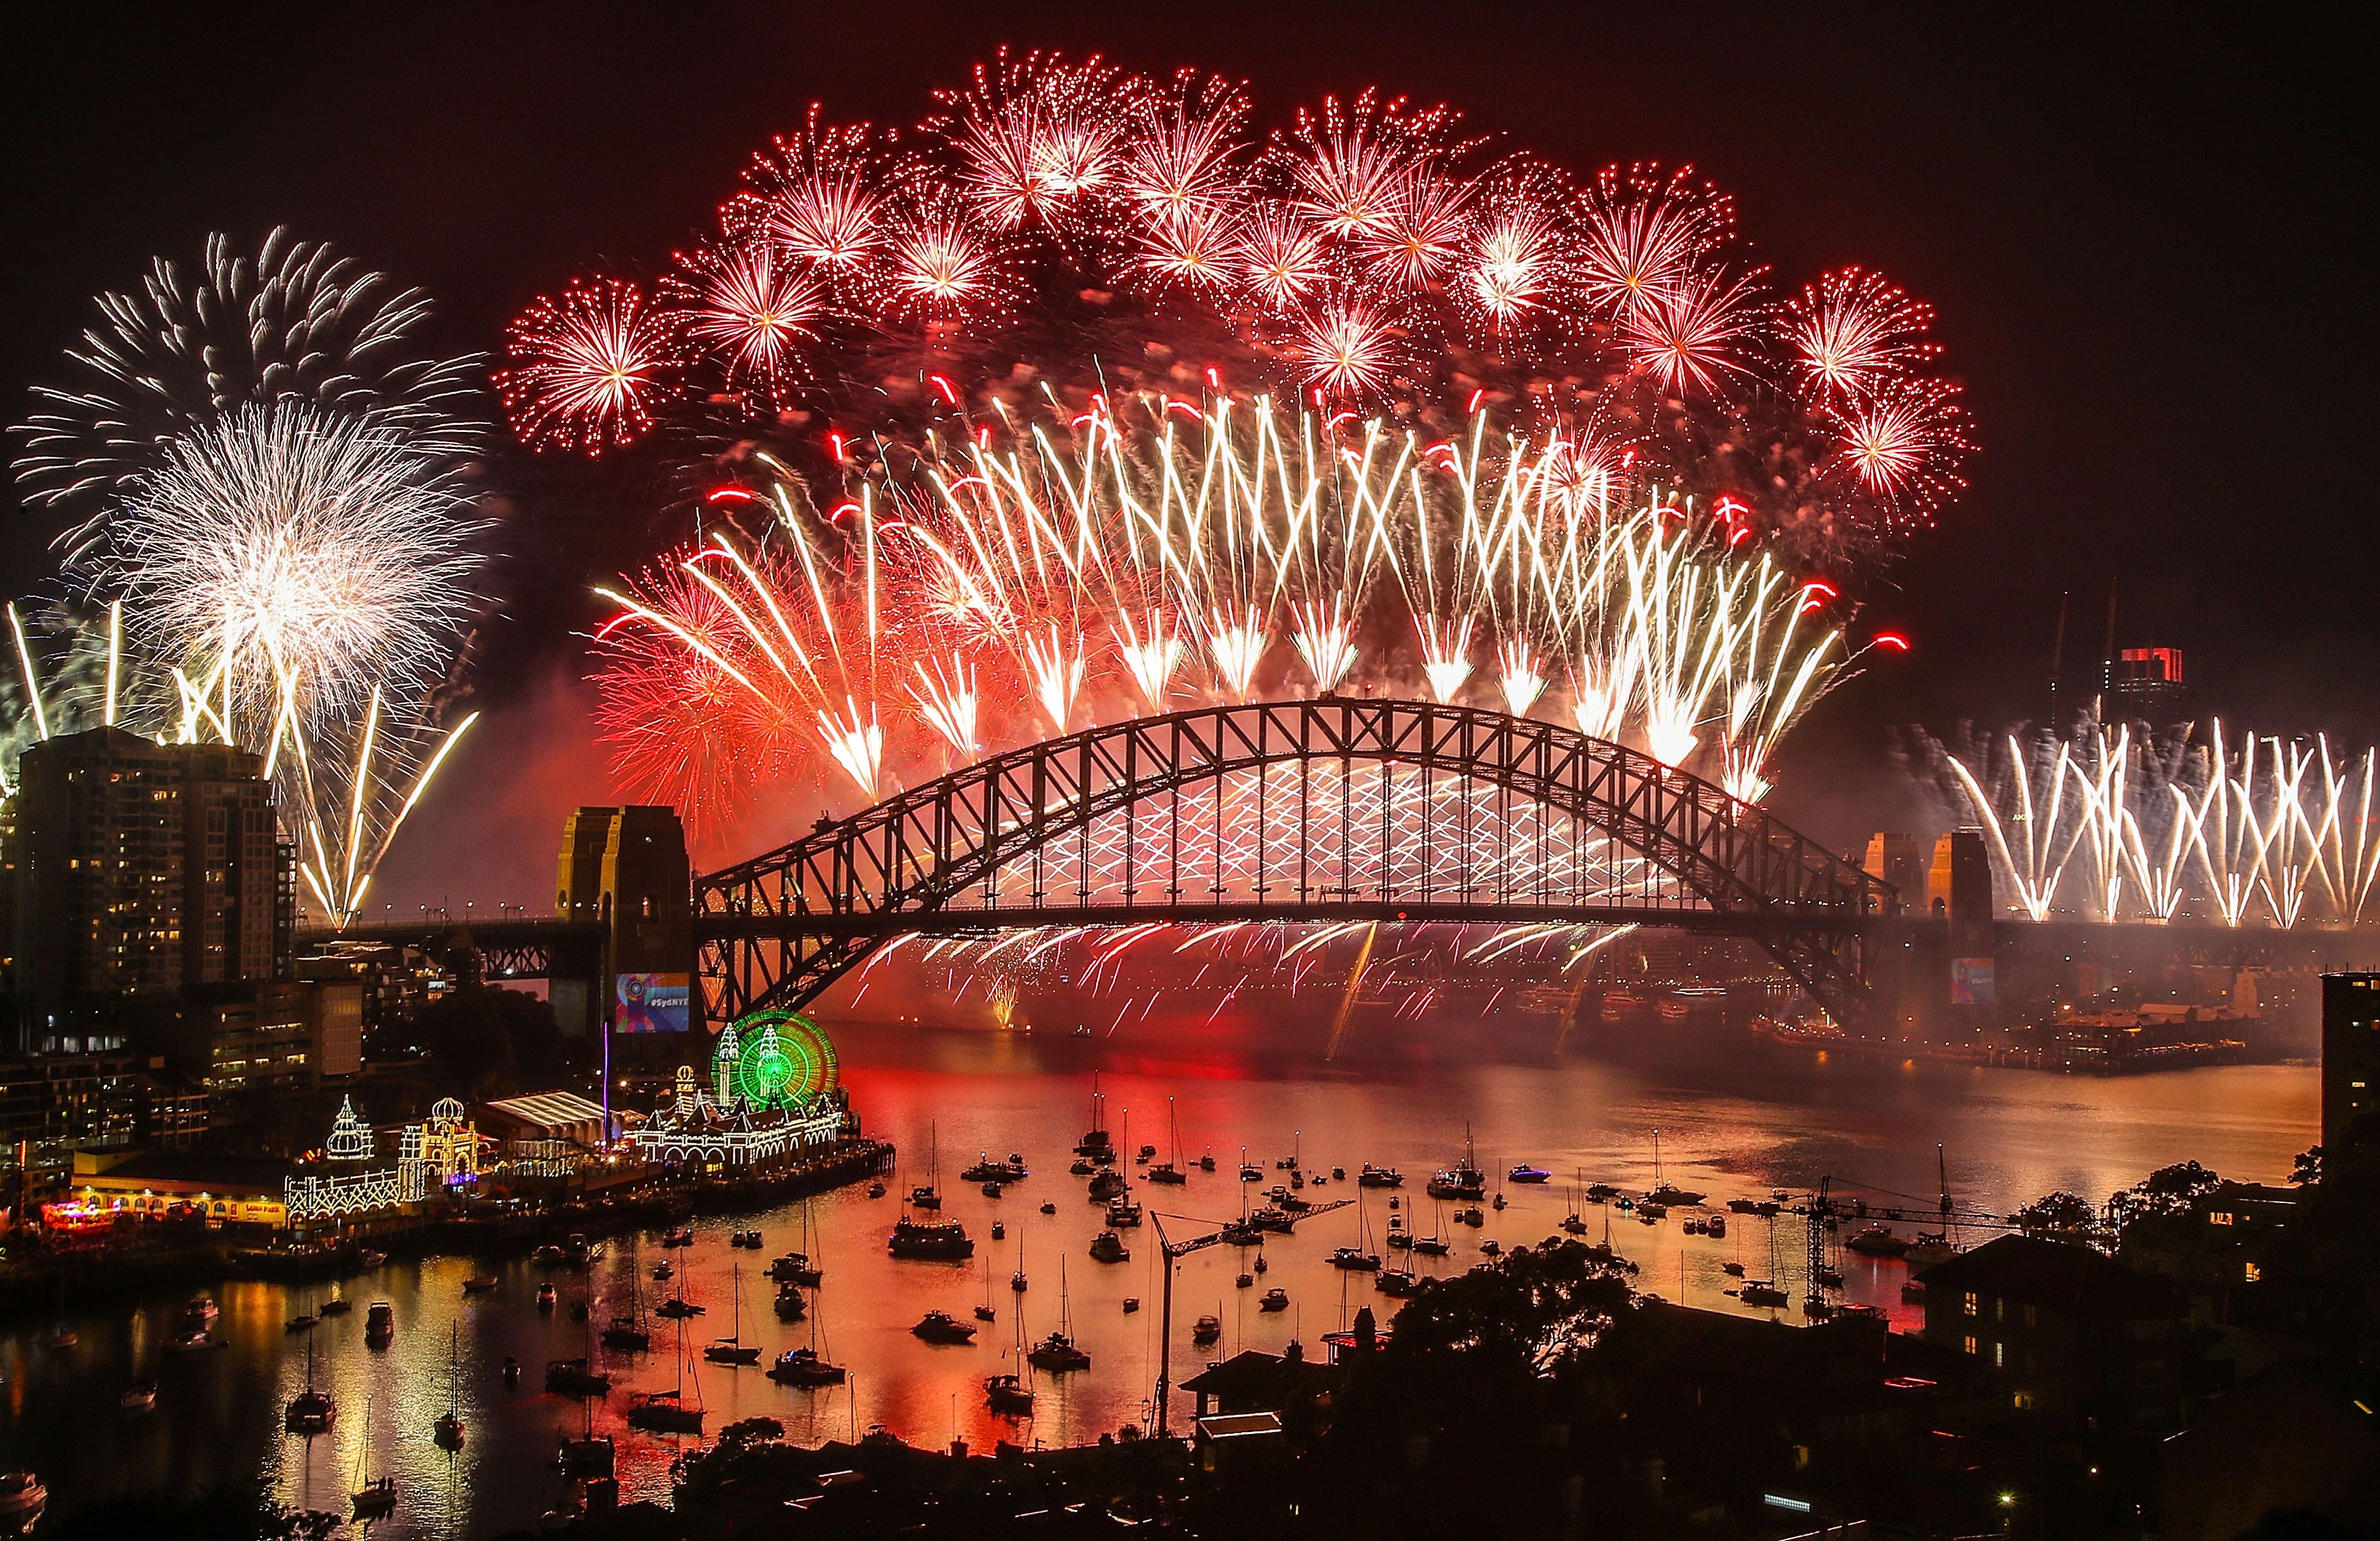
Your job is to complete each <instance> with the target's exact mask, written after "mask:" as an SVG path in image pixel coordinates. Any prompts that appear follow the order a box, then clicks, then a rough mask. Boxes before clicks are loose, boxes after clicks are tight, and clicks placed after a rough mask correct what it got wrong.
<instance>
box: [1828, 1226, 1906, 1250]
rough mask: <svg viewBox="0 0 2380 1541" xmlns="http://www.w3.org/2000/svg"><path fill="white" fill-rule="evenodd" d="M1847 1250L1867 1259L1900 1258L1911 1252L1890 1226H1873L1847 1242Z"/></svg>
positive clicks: (1845, 1245) (1845, 1244)
mask: <svg viewBox="0 0 2380 1541" xmlns="http://www.w3.org/2000/svg"><path fill="white" fill-rule="evenodd" d="M1843 1246H1844V1247H1845V1249H1846V1250H1849V1251H1852V1252H1856V1253H1858V1254H1860V1255H1861V1256H1865V1257H1899V1256H1902V1255H1904V1254H1905V1253H1907V1252H1908V1251H1909V1244H1908V1243H1907V1242H1904V1241H1902V1240H1901V1239H1900V1237H1899V1236H1896V1235H1894V1234H1893V1233H1892V1230H1891V1228H1890V1227H1888V1226H1882V1225H1871V1226H1869V1227H1867V1228H1866V1229H1865V1230H1864V1231H1862V1232H1859V1233H1858V1234H1857V1235H1855V1236H1853V1237H1852V1238H1851V1240H1849V1241H1847V1242H1845V1243H1844V1244H1843Z"/></svg>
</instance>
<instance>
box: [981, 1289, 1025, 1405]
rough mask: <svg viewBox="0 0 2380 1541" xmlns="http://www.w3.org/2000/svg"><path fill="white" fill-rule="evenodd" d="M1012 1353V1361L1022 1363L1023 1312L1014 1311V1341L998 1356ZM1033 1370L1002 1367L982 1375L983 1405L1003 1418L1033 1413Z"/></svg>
mask: <svg viewBox="0 0 2380 1541" xmlns="http://www.w3.org/2000/svg"><path fill="white" fill-rule="evenodd" d="M1011 1355H1014V1363H1015V1364H1016V1365H1019V1366H1020V1367H1021V1366H1023V1365H1025V1364H1026V1358H1025V1313H1024V1312H1023V1311H1019V1312H1017V1313H1016V1341H1015V1343H1014V1344H1013V1345H1012V1346H1011V1347H1009V1348H1008V1349H1006V1350H1004V1351H1002V1355H1001V1356H1002V1358H1008V1357H1009V1356H1011ZM1032 1377H1033V1372H1032V1371H1031V1370H1030V1369H1024V1370H1023V1373H1021V1374H1020V1373H1019V1372H1018V1371H1017V1370H1002V1371H1001V1372H999V1373H998V1374H995V1375H988V1376H986V1377H983V1401H984V1405H985V1406H987V1407H989V1408H990V1409H991V1410H992V1411H993V1412H994V1413H997V1414H1000V1415H1001V1416H1002V1417H1005V1418H1029V1417H1031V1416H1032V1415H1033V1378H1032Z"/></svg>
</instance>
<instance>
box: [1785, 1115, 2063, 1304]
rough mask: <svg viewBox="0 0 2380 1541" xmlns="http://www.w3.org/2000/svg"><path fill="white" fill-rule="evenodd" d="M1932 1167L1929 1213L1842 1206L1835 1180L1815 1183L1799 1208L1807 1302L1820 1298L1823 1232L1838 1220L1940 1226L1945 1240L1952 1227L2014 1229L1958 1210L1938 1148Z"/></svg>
mask: <svg viewBox="0 0 2380 1541" xmlns="http://www.w3.org/2000/svg"><path fill="white" fill-rule="evenodd" d="M1934 1166H1935V1173H1936V1177H1937V1181H1939V1183H1941V1189H1942V1191H1941V1198H1940V1201H1939V1203H1938V1204H1937V1206H1936V1207H1934V1208H1932V1209H1921V1208H1917V1207H1913V1206H1909V1205H1893V1204H1870V1203H1869V1202H1868V1201H1867V1200H1865V1199H1864V1198H1855V1199H1852V1201H1851V1202H1850V1203H1848V1204H1846V1203H1844V1202H1843V1201H1841V1200H1840V1199H1838V1198H1836V1197H1835V1196H1834V1183H1835V1180H1834V1178H1833V1177H1832V1176H1827V1177H1821V1178H1819V1179H1818V1191H1817V1192H1816V1193H1815V1195H1812V1196H1811V1198H1810V1202H1809V1203H1808V1204H1807V1205H1805V1206H1803V1214H1805V1215H1806V1216H1808V1217H1809V1236H1808V1255H1807V1257H1806V1259H1805V1263H1804V1266H1805V1268H1807V1270H1808V1271H1807V1273H1806V1274H1804V1276H1803V1277H1804V1278H1805V1279H1806V1280H1808V1285H1809V1298H1810V1299H1812V1300H1818V1299H1821V1298H1822V1293H1821V1292H1822V1286H1821V1285H1820V1284H1819V1282H1818V1276H1819V1272H1820V1270H1821V1269H1823V1268H1825V1267H1826V1266H1827V1241H1826V1229H1827V1227H1828V1226H1830V1225H1835V1224H1837V1223H1838V1222H1840V1221H1841V1220H1844V1219H1855V1220H1899V1221H1900V1222H1902V1223H1904V1224H1916V1225H1925V1224H1929V1223H1930V1224H1934V1225H1938V1226H1940V1227H1941V1229H1942V1234H1943V1235H1944V1236H1946V1237H1947V1236H1949V1233H1950V1232H1951V1230H1952V1229H1953V1228H1954V1227H1958V1226H1970V1227H1977V1228H1985V1229H1991V1230H2003V1231H2005V1230H2013V1229H2015V1227H2016V1222H2015V1221H2014V1220H2012V1219H2010V1218H2009V1217H2008V1216H2006V1215H1994V1214H1987V1213H1985V1212H1984V1211H1983V1210H1980V1209H1961V1208H1960V1207H1958V1206H1957V1205H1956V1204H1955V1203H1953V1202H1952V1200H1951V1198H1950V1179H1949V1168H1948V1165H1947V1163H1946V1161H1945V1159H1944V1158H1943V1154H1942V1147H1940V1146H1938V1145H1937V1146H1936V1147H1934Z"/></svg>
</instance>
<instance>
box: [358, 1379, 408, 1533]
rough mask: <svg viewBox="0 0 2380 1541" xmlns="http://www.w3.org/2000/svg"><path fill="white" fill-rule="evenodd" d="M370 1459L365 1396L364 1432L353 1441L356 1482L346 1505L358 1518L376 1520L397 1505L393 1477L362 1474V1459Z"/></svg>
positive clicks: (369, 1429) (369, 1431)
mask: <svg viewBox="0 0 2380 1541" xmlns="http://www.w3.org/2000/svg"><path fill="white" fill-rule="evenodd" d="M370 1459H371V1398H370V1397H366V1398H364V1433H363V1438H361V1439H358V1441H357V1442H356V1486H355V1490H354V1491H353V1492H351V1493H349V1494H348V1495H347V1503H348V1507H349V1508H350V1509H351V1510H352V1511H353V1513H354V1516H355V1518H357V1519H358V1520H377V1519H379V1518H380V1517H381V1516H383V1515H384V1514H388V1513H391V1512H393V1511H395V1508H396V1478H395V1477H393V1476H378V1477H375V1476H367V1475H365V1462H368V1461H370Z"/></svg>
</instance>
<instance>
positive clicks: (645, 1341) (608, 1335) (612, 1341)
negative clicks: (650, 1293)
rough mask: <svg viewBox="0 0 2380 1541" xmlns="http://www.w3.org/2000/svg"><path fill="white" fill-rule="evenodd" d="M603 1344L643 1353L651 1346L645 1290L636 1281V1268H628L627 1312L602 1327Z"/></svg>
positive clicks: (612, 1347)
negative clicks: (646, 1324) (647, 1325)
mask: <svg viewBox="0 0 2380 1541" xmlns="http://www.w3.org/2000/svg"><path fill="white" fill-rule="evenodd" d="M602 1339H603V1346H604V1347H605V1348H607V1349H619V1350H624V1351H626V1352H629V1353H645V1352H646V1351H648V1350H650V1348H651V1347H652V1346H653V1335H652V1332H651V1330H650V1329H648V1328H647V1327H646V1326H645V1291H644V1286H643V1285H641V1284H640V1283H638V1282H637V1270H636V1268H634V1267H633V1266H632V1267H630V1268H629V1269H628V1314H627V1315H626V1316H625V1317H613V1318H612V1325H611V1326H609V1327H607V1328H605V1329H603V1334H602Z"/></svg>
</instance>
